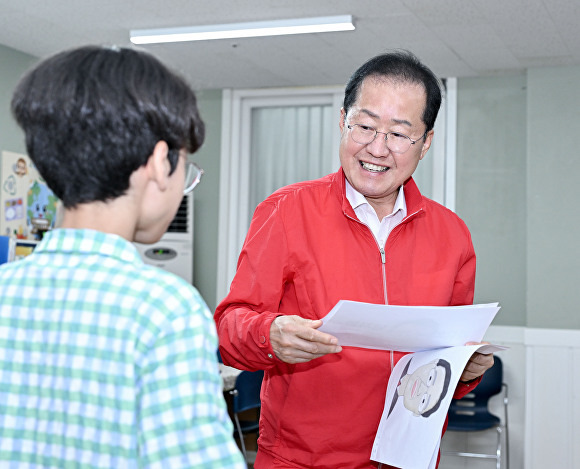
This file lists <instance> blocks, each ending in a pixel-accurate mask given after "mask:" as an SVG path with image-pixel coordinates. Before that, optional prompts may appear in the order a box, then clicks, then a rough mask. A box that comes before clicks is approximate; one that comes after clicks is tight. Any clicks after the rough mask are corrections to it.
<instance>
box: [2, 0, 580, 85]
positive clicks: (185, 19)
mask: <svg viewBox="0 0 580 469" xmlns="http://www.w3.org/2000/svg"><path fill="white" fill-rule="evenodd" d="M343 14H350V15H353V17H354V19H355V26H356V30H355V31H350V32H344V33H327V34H310V35H302V36H279V37H266V38H254V39H239V40H218V41H209V42H195V43H180V44H163V45H154V46H141V47H142V48H143V49H146V50H150V51H151V52H152V53H154V54H155V55H157V56H158V57H159V58H160V59H161V60H163V61H164V62H166V63H167V64H169V65H170V66H172V67H174V68H177V69H179V70H180V71H181V72H182V73H183V74H185V75H186V76H187V77H188V78H189V80H190V81H191V82H192V83H193V84H194V86H196V87H197V88H253V87H269V86H303V85H336V84H343V83H344V82H345V81H346V80H347V79H348V77H349V76H350V74H351V73H352V72H353V71H354V70H355V69H356V68H357V67H358V66H359V65H360V64H361V63H362V62H364V60H366V59H367V58H370V57H371V56H373V55H374V54H377V53H380V52H383V51H385V50H388V49H393V48H405V49H409V50H411V51H413V52H415V53H416V54H417V55H418V56H419V57H420V58H421V59H422V60H423V61H425V62H426V63H427V64H428V65H429V66H431V67H432V68H433V70H435V71H436V73H438V74H439V75H440V76H443V77H447V76H475V75H487V74H496V73H502V72H506V71H507V72H514V71H521V70H522V69H524V68H526V67H542V66H550V65H580V32H579V31H578V29H579V25H580V1H579V0H550V1H548V0H364V1H362V0H361V1H352V0H317V1H315V2H314V1H312V0H293V1H281V0H248V1H244V2H242V1H239V0H214V1H211V2H207V1H203V2H202V1H200V0H164V1H161V0H84V1H78V0H51V1H49V2H47V1H46V0H22V1H19V2H15V1H14V0H0V44H3V45H5V46H8V47H11V48H14V49H17V50H20V51H22V52H25V53H28V54H31V55H34V56H37V57H44V56H46V55H49V54H53V53H55V52H58V51H60V50H63V49H66V48H70V47H76V46H79V45H83V44H106V45H111V44H116V45H119V46H127V47H131V44H130V42H129V31H130V30H131V29H148V28H157V27H176V26H194V25H207V24H220V23H232V22H242V21H260V20H270V19H272V20H273V19H284V18H302V17H308V16H333V15H343ZM0 65H1V64H0Z"/></svg>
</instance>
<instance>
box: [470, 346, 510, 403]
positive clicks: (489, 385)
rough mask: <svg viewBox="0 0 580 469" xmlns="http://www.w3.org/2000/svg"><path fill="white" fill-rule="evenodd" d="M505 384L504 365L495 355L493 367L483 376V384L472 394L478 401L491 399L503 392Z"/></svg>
mask: <svg viewBox="0 0 580 469" xmlns="http://www.w3.org/2000/svg"><path fill="white" fill-rule="evenodd" d="M502 382H503V363H502V362H501V359H500V358H499V357H498V356H497V355H494V357H493V366H492V367H491V368H490V369H489V370H487V371H486V372H485V373H484V374H483V378H481V382H480V383H479V384H478V385H477V386H476V387H475V389H474V390H473V391H472V392H471V394H474V395H475V396H476V398H477V399H486V400H487V399H489V398H490V397H491V396H495V395H496V394H499V393H500V392H501V386H502Z"/></svg>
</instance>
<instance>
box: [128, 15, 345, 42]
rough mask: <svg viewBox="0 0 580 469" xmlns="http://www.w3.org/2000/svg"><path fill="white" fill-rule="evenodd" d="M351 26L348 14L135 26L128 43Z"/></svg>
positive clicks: (314, 31) (273, 33)
mask: <svg viewBox="0 0 580 469" xmlns="http://www.w3.org/2000/svg"><path fill="white" fill-rule="evenodd" d="M353 29H354V24H353V23H352V16H351V15H343V16H321V17H317V18H298V19H291V20H275V21H255V22H253V23H231V24H215V25H208V26H191V27H182V28H163V29H135V30H132V31H131V42H132V43H133V44H157V43H160V42H182V41H202V40H207V39H233V38H239V37H259V36H278V35H283V34H303V33H325V32H332V31H352V30H353Z"/></svg>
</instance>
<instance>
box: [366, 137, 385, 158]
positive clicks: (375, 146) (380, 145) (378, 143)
mask: <svg viewBox="0 0 580 469" xmlns="http://www.w3.org/2000/svg"><path fill="white" fill-rule="evenodd" d="M367 151H368V152H369V153H370V154H372V155H373V156H376V157H377V158H382V157H385V156H387V155H388V154H389V153H390V150H389V148H388V147H387V140H386V139H385V136H384V135H383V134H377V136H376V137H375V139H374V140H373V141H372V142H371V143H369V144H367Z"/></svg>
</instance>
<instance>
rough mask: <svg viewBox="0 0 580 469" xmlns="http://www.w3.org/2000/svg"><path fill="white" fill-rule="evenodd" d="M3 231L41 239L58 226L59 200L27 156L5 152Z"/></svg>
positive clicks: (0, 202)
mask: <svg viewBox="0 0 580 469" xmlns="http://www.w3.org/2000/svg"><path fill="white" fill-rule="evenodd" d="M1 158H2V161H1V173H0V176H1V177H2V182H1V185H0V187H1V191H0V195H1V200H0V207H1V210H2V211H3V213H2V214H0V234H3V235H8V236H12V237H15V238H19V239H29V240H40V239H42V236H43V234H44V233H45V232H46V231H47V230H49V229H51V228H53V227H54V223H55V220H56V215H57V210H58V209H57V207H58V199H57V198H56V196H55V195H54V193H53V192H52V191H51V190H50V189H49V188H48V186H47V185H46V182H45V181H44V180H43V179H42V177H41V176H40V174H39V173H38V170H37V169H36V167H35V165H34V163H33V162H32V160H30V158H29V157H28V156H27V155H23V154H20V153H13V152H8V151H3V152H2V155H1Z"/></svg>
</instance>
